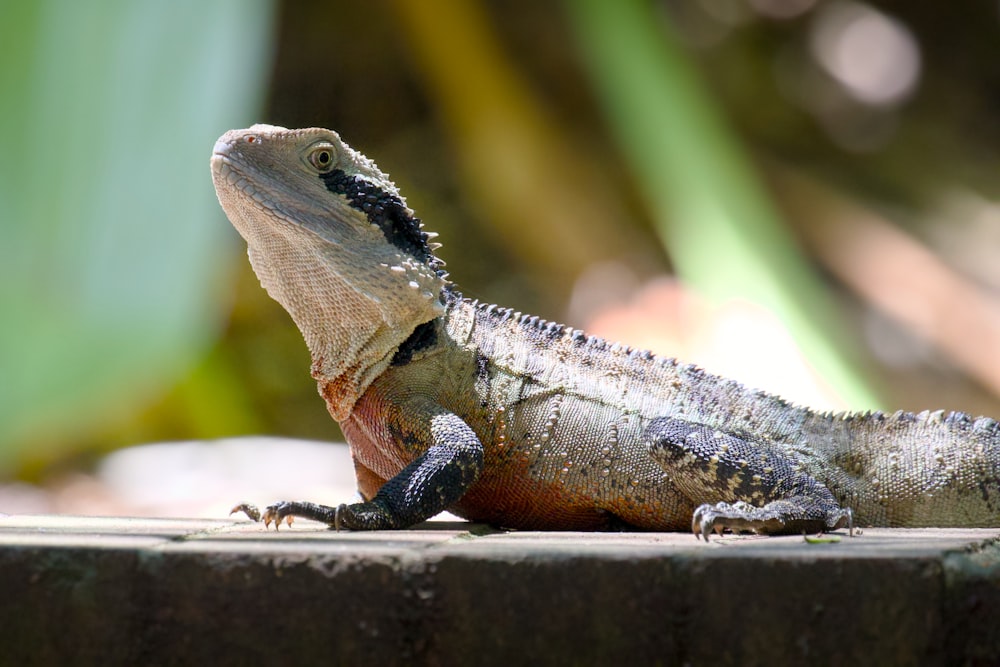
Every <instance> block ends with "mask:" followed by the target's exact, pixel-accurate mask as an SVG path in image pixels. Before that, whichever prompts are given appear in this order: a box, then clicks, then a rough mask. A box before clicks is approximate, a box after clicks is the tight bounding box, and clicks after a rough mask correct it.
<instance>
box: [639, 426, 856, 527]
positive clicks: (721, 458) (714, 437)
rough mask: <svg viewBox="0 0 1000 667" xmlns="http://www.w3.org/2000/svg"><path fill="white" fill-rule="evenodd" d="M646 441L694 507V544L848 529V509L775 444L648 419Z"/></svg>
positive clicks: (705, 427)
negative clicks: (728, 534) (746, 534)
mask: <svg viewBox="0 0 1000 667" xmlns="http://www.w3.org/2000/svg"><path fill="white" fill-rule="evenodd" d="M644 439H645V442H646V446H647V447H648V448H649V453H650V456H652V457H653V459H654V460H656V462H657V463H659V464H660V466H662V467H663V469H664V470H665V471H666V472H667V473H668V474H669V475H670V476H671V479H672V481H673V482H674V484H675V485H676V486H677V488H679V489H680V490H681V492H682V493H684V494H685V495H686V496H688V498H690V499H691V500H692V501H693V502H694V503H695V504H699V506H698V508H697V509H696V510H695V511H694V515H693V516H692V519H691V529H692V531H693V532H694V534H695V536H696V537H699V536H700V537H704V538H705V540H708V536H709V535H711V534H712V533H713V532H715V533H719V534H721V533H722V532H723V531H724V530H731V531H733V532H742V531H753V532H757V533H764V534H778V533H797V532H803V531H808V532H821V531H829V530H836V529H837V528H842V527H844V526H848V527H852V519H851V510H850V509H844V508H841V507H840V504H839V503H838V502H837V500H836V498H834V496H833V494H832V493H831V492H830V490H829V489H828V488H826V486H824V485H823V484H822V483H821V482H819V481H818V480H817V479H816V478H814V477H812V476H811V475H809V474H808V473H806V472H805V471H804V470H803V468H802V466H801V464H800V462H799V461H798V460H796V458H795V456H794V454H793V453H792V452H790V451H787V450H783V449H779V448H778V447H777V446H776V445H774V444H770V443H764V442H754V441H750V440H747V439H744V438H742V437H739V436H737V435H734V434H732V433H727V432H724V431H720V430H717V429H714V428H712V427H710V426H706V425H704V424H699V423H696V422H690V421H686V420H684V419H677V418H674V417H660V418H658V419H654V420H653V421H652V422H650V424H649V426H648V427H647V428H646V431H645V434H644Z"/></svg>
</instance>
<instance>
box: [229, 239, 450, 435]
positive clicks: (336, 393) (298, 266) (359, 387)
mask: <svg viewBox="0 0 1000 667" xmlns="http://www.w3.org/2000/svg"><path fill="white" fill-rule="evenodd" d="M269 241H270V242H269V243H268V244H267V247H266V248H264V249H263V250H258V249H257V244H254V243H251V244H249V253H248V254H249V256H250V263H251V264H252V265H253V268H254V271H255V272H256V273H257V276H258V278H259V279H260V282H261V285H263V287H264V288H265V289H266V290H267V292H268V294H270V295H271V297H272V298H274V299H275V300H276V301H277V302H278V303H280V304H281V305H282V306H283V307H284V308H285V310H286V311H288V314H289V315H291V317H292V319H293V320H294V321H295V324H296V325H297V326H298V328H299V331H301V332H302V336H303V338H304V339H305V342H306V345H307V346H308V347H309V351H310V353H311V354H312V359H313V365H312V375H313V378H315V380H316V381H317V383H318V384H319V389H320V393H321V394H322V395H323V396H324V398H326V400H327V407H328V409H329V410H330V414H331V415H332V416H333V417H334V419H337V420H338V421H342V420H344V419H346V418H347V417H348V416H350V413H351V410H352V409H353V407H354V404H355V402H356V401H357V400H358V398H360V396H361V394H363V393H364V392H365V390H366V389H367V388H368V386H369V385H370V384H371V383H372V382H373V381H374V380H375V378H377V377H378V376H379V375H380V374H381V373H382V372H383V371H385V369H386V368H387V367H388V366H389V364H390V363H391V361H392V358H393V355H394V354H395V352H396V350H397V349H398V348H399V346H400V345H401V344H402V343H403V341H405V340H406V339H407V338H408V337H409V336H410V334H411V333H412V332H413V329H414V328H416V327H417V326H418V325H420V324H423V323H424V322H428V321H430V320H432V319H434V318H436V317H438V316H440V315H441V314H442V313H443V310H444V307H443V306H442V304H441V301H440V293H441V288H442V287H443V284H444V281H443V280H442V279H441V278H440V277H438V276H437V275H436V274H434V273H433V272H431V271H419V270H414V271H405V272H399V271H391V270H389V269H387V268H385V267H383V266H381V265H379V264H378V263H375V264H374V265H372V263H371V262H370V261H369V262H368V263H365V262H364V261H363V260H362V258H356V259H355V258H352V256H351V255H350V254H349V253H347V252H345V251H343V250H342V249H339V248H334V247H332V246H331V247H328V248H324V249H317V247H316V246H312V250H309V249H308V248H309V246H306V245H305V244H301V243H300V244H295V243H283V242H281V241H279V240H278V239H277V238H274V237H272V238H271V239H269ZM278 245H280V246H283V247H281V248H277V247H276V246H278ZM414 285H416V287H414Z"/></svg>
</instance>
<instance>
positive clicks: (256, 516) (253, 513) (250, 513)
mask: <svg viewBox="0 0 1000 667" xmlns="http://www.w3.org/2000/svg"><path fill="white" fill-rule="evenodd" d="M237 512H243V513H244V514H246V515H247V518H249V519H251V520H252V521H260V510H259V509H257V506H256V505H253V504H251V503H239V504H237V505H235V506H234V507H233V509H231V510H229V516H232V515H234V514H236V513H237Z"/></svg>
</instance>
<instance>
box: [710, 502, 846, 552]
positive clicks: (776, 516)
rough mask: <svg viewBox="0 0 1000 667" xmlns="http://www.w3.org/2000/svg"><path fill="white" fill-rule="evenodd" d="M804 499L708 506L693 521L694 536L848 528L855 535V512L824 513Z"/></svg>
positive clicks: (839, 510)
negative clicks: (764, 503)
mask: <svg viewBox="0 0 1000 667" xmlns="http://www.w3.org/2000/svg"><path fill="white" fill-rule="evenodd" d="M802 500H803V499H801V498H792V499H789V500H776V501H774V502H770V503H768V504H767V505H764V506H763V507H754V506H753V505H751V504H749V503H746V502H743V501H737V502H735V503H731V504H730V503H717V504H715V505H710V504H707V503H706V504H704V505H701V506H699V507H698V508H697V509H696V510H695V511H694V514H693V515H692V517H691V532H693V533H694V536H695V537H696V538H700V537H704V538H705V541H706V542H708V536H709V535H711V534H712V533H715V534H717V535H721V534H722V533H723V531H726V530H729V531H732V532H734V533H743V532H754V533H760V534H764V535H776V534H781V533H796V532H810V533H815V532H827V531H830V530H836V529H838V528H843V527H845V526H846V527H847V528H848V531H849V533H850V534H851V535H854V518H853V514H852V513H851V510H850V509H849V508H848V509H839V508H838V509H836V510H834V511H830V512H826V513H822V512H821V511H818V510H817V508H815V507H812V506H810V505H812V503H809V502H805V503H803V502H802Z"/></svg>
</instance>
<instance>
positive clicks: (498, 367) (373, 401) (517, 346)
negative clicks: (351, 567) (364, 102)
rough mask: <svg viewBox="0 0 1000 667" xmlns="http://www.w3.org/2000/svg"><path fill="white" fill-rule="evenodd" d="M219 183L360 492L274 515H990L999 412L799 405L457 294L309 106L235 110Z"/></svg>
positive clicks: (409, 224)
mask: <svg viewBox="0 0 1000 667" xmlns="http://www.w3.org/2000/svg"><path fill="white" fill-rule="evenodd" d="M211 168H212V177H213V182H214V185H215V190H216V193H217V196H218V199H219V202H220V203H221V205H222V208H223V209H224V211H225V213H226V215H227V216H228V218H229V220H230V221H231V222H232V224H233V225H234V227H235V228H236V230H237V231H238V232H239V234H240V235H241V236H242V237H243V238H244V239H245V241H246V244H247V253H248V256H249V259H250V262H251V264H252V266H253V269H254V271H255V272H256V274H257V276H258V278H259V279H260V282H261V284H262V286H263V287H264V288H265V289H266V291H267V292H268V293H269V294H270V296H271V297H273V298H274V299H275V300H277V301H278V302H279V303H280V304H281V305H282V306H283V307H284V308H285V310H287V311H288V313H289V315H290V316H291V318H292V320H293V321H294V322H295V324H296V325H297V326H298V328H299V330H300V331H301V333H302V335H303V337H304V339H305V343H306V344H307V346H308V348H309V350H310V353H311V358H312V368H311V372H312V377H313V378H314V379H315V380H316V382H317V386H318V389H319V393H320V395H321V396H322V397H323V399H325V401H326V405H327V408H328V411H329V413H330V415H331V416H332V417H333V419H335V420H336V421H337V422H338V423H339V424H340V426H341V428H342V431H343V434H344V436H345V438H346V440H347V443H348V444H349V446H350V451H351V456H352V460H353V464H354V468H355V475H356V478H357V483H358V491H359V493H360V496H361V501H360V502H354V503H345V504H340V505H338V506H336V507H332V506H326V505H320V504H316V503H312V502H306V501H281V502H276V503H273V504H271V505H269V506H267V507H266V508H265V510H264V511H263V513H261V512H260V510H258V509H257V508H256V506H254V505H251V504H249V503H241V504H239V505H237V506H236V507H235V508H234V509H233V511H234V512H236V511H243V512H244V513H245V514H247V515H248V516H249V517H250V518H252V519H255V520H263V522H264V523H265V526H269V525H270V523H271V522H273V523H274V524H275V527H277V526H278V525H279V524H280V523H281V522H282V521H285V522H287V523H291V522H292V519H293V517H303V518H308V519H314V520H318V521H322V522H325V523H327V524H328V525H329V526H330V527H331V528H336V529H337V530H341V529H349V530H381V529H402V528H407V527H410V526H413V525H414V524H417V523H419V522H421V521H424V520H426V519H428V518H430V517H431V516H433V515H435V514H437V513H439V512H441V511H444V510H448V511H450V512H452V513H453V514H455V515H457V516H459V517H462V518H465V519H468V520H470V521H476V522H483V523H487V524H491V525H494V526H498V527H502V528H511V529H534V530H609V529H624V530H654V531H679V530H691V531H692V532H693V533H694V534H695V536H696V537H703V538H704V539H705V540H706V541H707V540H708V539H709V537H710V535H712V534H713V533H714V534H722V533H723V532H726V531H732V532H756V533H759V534H783V533H797V532H804V531H810V532H826V531H835V530H838V529H841V528H848V530H849V531H851V532H852V534H853V527H854V525H855V524H857V525H858V526H901V527H917V526H940V527H945V526H952V527H959V526H961V527H1000V511H998V510H1000V424H998V422H997V421H995V420H993V419H990V418H988V417H979V418H973V417H971V416H970V415H968V414H965V413H962V412H945V411H935V412H930V411H924V412H920V413H912V412H903V411H899V412H895V413H893V414H885V413H882V412H865V413H831V412H821V411H816V410H812V409H809V408H806V407H801V406H798V405H795V404H792V403H791V402H788V401H786V400H784V399H782V398H780V397H778V396H776V395H773V394H769V393H766V392H764V391H760V390H755V389H751V388H748V387H745V386H743V385H742V384H740V383H739V382H737V381H735V380H730V379H726V378H724V377H720V376H716V375H713V374H711V373H709V372H707V371H704V370H702V369H701V368H699V367H697V366H694V365H691V364H684V363H681V362H679V361H677V360H675V359H672V358H666V357H661V356H657V355H654V354H652V353H650V352H648V351H643V350H637V349H632V348H631V347H629V346H627V345H623V344H620V343H614V342H610V341H606V340H603V339H601V338H598V337H595V336H589V335H587V334H585V333H584V332H583V331H581V330H579V329H574V328H572V327H569V326H564V325H561V324H556V323H552V322H547V321H545V320H542V319H540V318H538V317H533V316H529V315H525V314H522V313H520V312H517V311H514V310H512V309H510V308H504V307H499V306H496V305H493V304H488V303H481V302H479V301H478V300H471V299H469V298H466V297H464V296H463V295H462V293H461V292H460V291H459V289H458V287H457V286H456V285H455V284H454V283H453V282H452V281H451V280H450V278H449V276H448V274H447V273H446V271H445V269H444V263H443V262H442V261H441V260H440V259H439V258H438V256H437V254H436V251H437V250H438V248H439V247H440V245H439V244H438V243H437V242H435V241H434V238H435V237H436V234H434V233H432V232H429V231H426V230H425V229H424V225H423V223H422V222H421V220H420V219H419V218H417V217H416V216H415V214H414V212H413V211H412V210H411V209H410V208H409V207H408V206H407V204H406V201H405V199H404V198H403V196H402V195H401V194H400V193H399V191H398V189H397V188H396V186H395V185H394V184H393V183H392V181H391V180H390V179H389V177H388V176H387V175H386V174H385V173H383V172H382V171H381V170H380V169H379V168H378V166H377V165H376V164H375V163H374V162H373V161H371V160H370V159H368V158H366V157H365V156H364V155H362V154H361V153H359V152H357V151H355V150H354V149H352V148H351V147H349V146H348V145H347V144H346V143H345V142H343V141H342V140H341V138H340V136H339V135H338V134H337V133H335V132H333V131H330V130H326V129H321V128H308V129H295V130H292V129H286V128H282V127H277V126H272V125H263V124H258V125H254V126H252V127H250V128H248V129H242V130H231V131H229V132H227V133H225V134H224V135H223V136H222V137H221V138H220V139H219V140H218V141H217V142H216V144H215V147H214V150H213V154H212V158H211Z"/></svg>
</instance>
